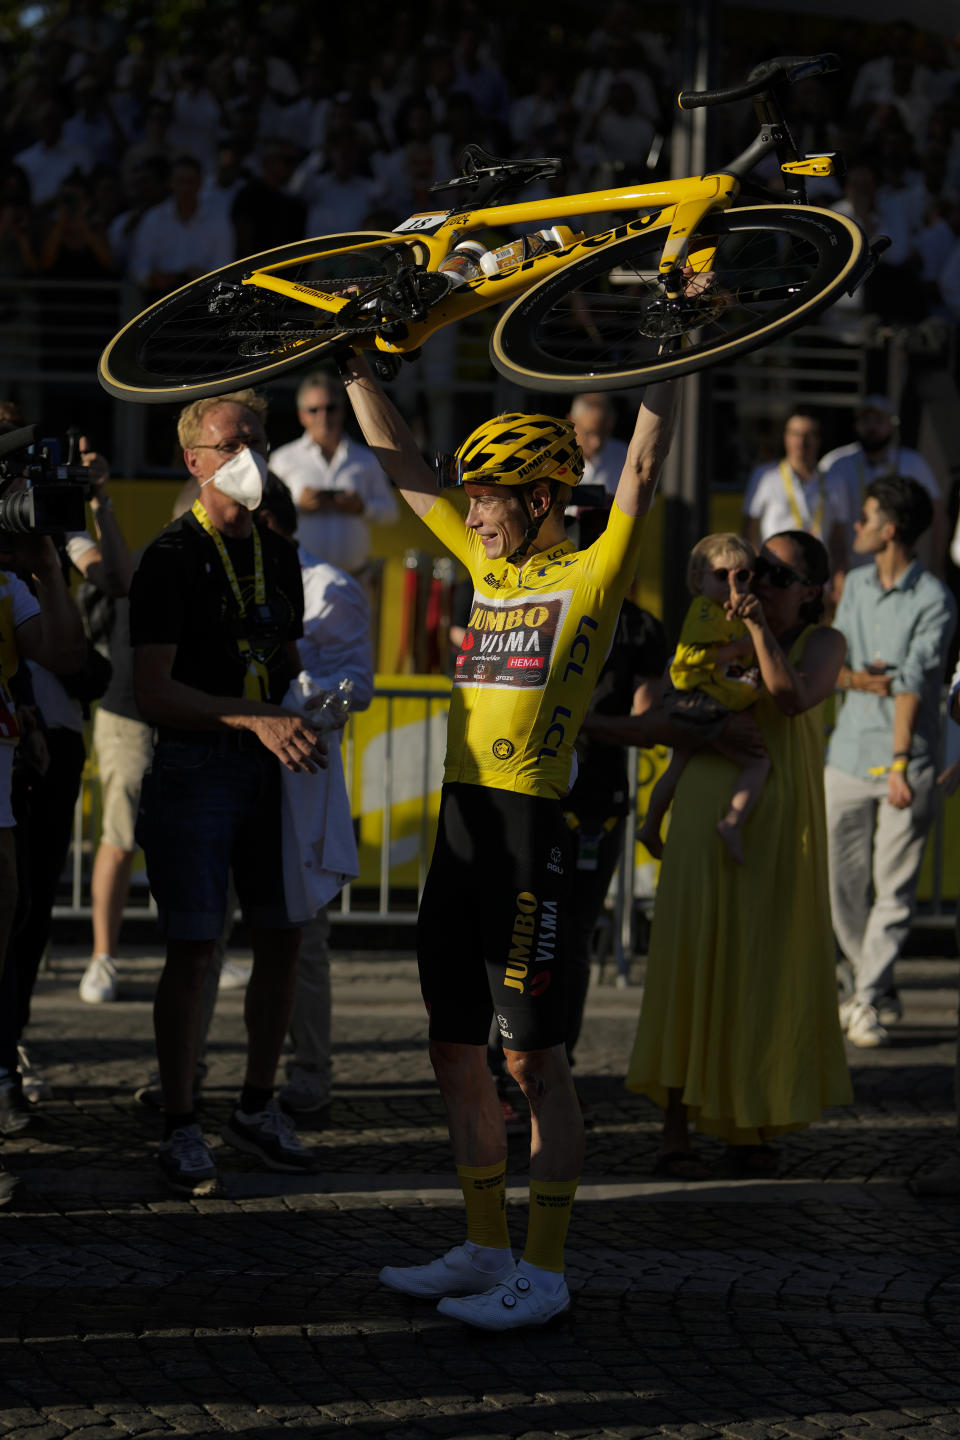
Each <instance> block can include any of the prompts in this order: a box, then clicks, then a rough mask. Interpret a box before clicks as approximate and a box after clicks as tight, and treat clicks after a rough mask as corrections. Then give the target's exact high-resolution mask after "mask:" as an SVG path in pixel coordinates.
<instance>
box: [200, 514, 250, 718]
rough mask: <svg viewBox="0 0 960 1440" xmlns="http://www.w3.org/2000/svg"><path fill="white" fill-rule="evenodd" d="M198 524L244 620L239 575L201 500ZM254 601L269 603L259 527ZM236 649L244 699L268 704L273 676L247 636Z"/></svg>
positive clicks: (241, 637)
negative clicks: (243, 670)
mask: <svg viewBox="0 0 960 1440" xmlns="http://www.w3.org/2000/svg"><path fill="white" fill-rule="evenodd" d="M191 513H192V514H193V515H195V516H196V518H197V520H198V521H199V522H200V524H201V525H202V526H203V528H204V530H206V532H207V534H208V535H209V536H210V539H211V540H212V541H213V543H214V545H216V547H217V554H218V555H219V556H220V562H221V564H222V565H223V569H224V573H225V574H226V577H227V579H228V581H229V582H230V589H231V590H232V591H233V598H234V600H236V602H237V609H238V610H239V611H240V618H241V620H242V619H245V618H246V614H247V607H246V605H245V604H244V601H243V595H242V594H241V591H240V583H239V581H238V580H237V572H236V570H234V568H233V561H232V560H231V559H230V556H229V555H228V553H227V547H226V545H224V543H223V536H222V535H221V534H220V531H219V530H218V529H217V527H216V526H215V525H214V524H213V521H212V520H211V519H210V516H209V515H208V514H207V512H206V510H204V508H203V505H202V504H201V503H200V501H199V500H195V501H194V502H193V510H192V511H191ZM253 598H254V601H255V603H256V604H257V605H258V606H260V605H265V604H266V603H267V584H266V581H265V579H264V575H263V547H262V546H261V544H260V532H259V531H258V530H257V527H256V525H254V527H253ZM237 649H238V650H239V651H240V654H241V655H242V656H243V659H244V660H245V661H246V663H247V673H246V674H245V676H244V677H243V696H244V699H245V700H268V699H269V698H270V672H269V671H268V670H267V667H266V665H264V663H263V661H262V660H261V658H260V656H259V655H257V654H255V653H254V651H253V649H252V648H251V646H250V641H249V640H248V639H247V638H246V636H245V635H241V636H240V637H239V638H238V640H237Z"/></svg>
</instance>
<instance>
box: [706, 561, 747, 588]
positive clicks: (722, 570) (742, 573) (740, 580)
mask: <svg viewBox="0 0 960 1440" xmlns="http://www.w3.org/2000/svg"><path fill="white" fill-rule="evenodd" d="M711 574H712V575H713V578H714V580H719V581H720V584H721V585H726V583H727V581H728V580H730V579H731V578H732V579H734V580H736V582H737V584H738V585H746V584H747V582H748V581H749V580H752V579H753V571H752V570H747V569H742V570H731V569H729V568H728V567H727V566H726V565H718V566H717V568H716V570H713V571H711Z"/></svg>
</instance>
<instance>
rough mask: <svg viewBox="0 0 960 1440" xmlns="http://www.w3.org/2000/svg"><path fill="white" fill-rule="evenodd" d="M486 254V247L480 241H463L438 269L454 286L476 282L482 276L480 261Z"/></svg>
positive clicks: (442, 261) (441, 262)
mask: <svg viewBox="0 0 960 1440" xmlns="http://www.w3.org/2000/svg"><path fill="white" fill-rule="evenodd" d="M486 253H487V247H486V245H481V244H480V242H479V240H461V242H460V244H459V245H456V246H454V248H453V249H452V250H451V251H450V254H449V255H447V256H446V258H445V259H443V260H441V261H440V264H439V265H438V266H437V269H438V270H440V271H442V273H443V274H444V275H446V276H447V278H448V280H449V281H450V284H451V285H452V286H453V285H466V283H467V281H468V280H476V279H477V278H478V276H479V275H480V260H481V257H482V256H484V255H486Z"/></svg>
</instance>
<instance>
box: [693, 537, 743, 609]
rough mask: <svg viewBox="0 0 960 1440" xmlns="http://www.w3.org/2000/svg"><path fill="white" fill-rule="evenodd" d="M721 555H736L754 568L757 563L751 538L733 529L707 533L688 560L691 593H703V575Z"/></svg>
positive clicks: (695, 546) (698, 542)
mask: <svg viewBox="0 0 960 1440" xmlns="http://www.w3.org/2000/svg"><path fill="white" fill-rule="evenodd" d="M721 555H734V556H736V558H737V560H742V561H743V563H744V565H749V566H750V569H751V570H752V569H753V567H754V565H755V564H756V563H757V553H756V551H755V550H754V548H753V546H752V545H751V544H750V541H749V540H744V538H743V536H742V535H734V534H733V532H732V531H721V532H720V533H719V534H718V535H705V536H704V537H703V539H702V540H698V541H697V543H696V545H694V547H693V549H692V550H691V551H690V559H689V560H688V561H687V589H688V590H689V591H690V594H691V595H702V594H703V577H704V575H705V573H706V571H707V568H708V566H709V565H710V564H711V562H712V561H714V560H719V559H720V557H721Z"/></svg>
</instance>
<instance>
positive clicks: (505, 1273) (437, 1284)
mask: <svg viewBox="0 0 960 1440" xmlns="http://www.w3.org/2000/svg"><path fill="white" fill-rule="evenodd" d="M516 1271H517V1267H516V1263H515V1261H514V1258H513V1256H512V1255H511V1256H510V1258H509V1260H507V1261H505V1262H504V1264H503V1265H502V1267H501V1268H500V1269H499V1270H493V1271H491V1270H480V1269H479V1268H478V1267H477V1266H476V1265H475V1264H474V1263H473V1257H472V1255H471V1254H470V1252H469V1250H467V1248H466V1246H464V1245H454V1247H453V1249H452V1250H448V1251H447V1253H446V1255H441V1256H440V1258H439V1260H431V1261H430V1263H429V1265H384V1267H383V1269H382V1270H381V1271H380V1284H381V1285H386V1287H387V1289H388V1290H399V1291H400V1294H401V1295H416V1296H417V1297H418V1298H419V1299H421V1300H438V1299H440V1298H441V1297H444V1296H447V1295H479V1294H481V1293H482V1292H483V1291H485V1290H489V1289H490V1286H491V1285H496V1284H498V1283H499V1282H500V1281H501V1280H510V1279H512V1278H513V1277H514V1276H515V1275H516Z"/></svg>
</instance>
